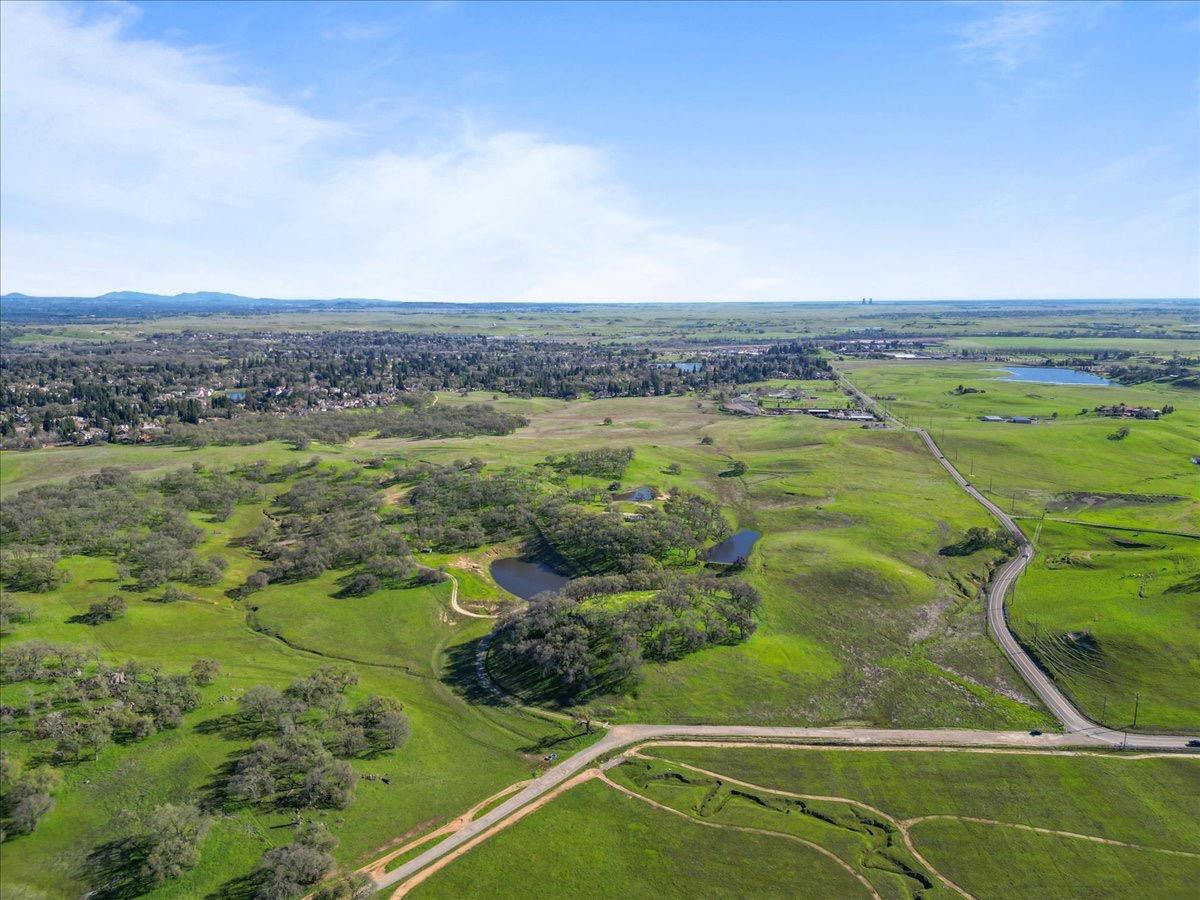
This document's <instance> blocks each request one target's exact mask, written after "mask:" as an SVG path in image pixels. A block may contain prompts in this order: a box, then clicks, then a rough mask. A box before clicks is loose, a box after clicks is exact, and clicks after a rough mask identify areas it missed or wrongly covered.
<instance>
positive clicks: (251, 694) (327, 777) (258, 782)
mask: <svg viewBox="0 0 1200 900" xmlns="http://www.w3.org/2000/svg"><path fill="white" fill-rule="evenodd" d="M357 683H358V675H357V674H356V673H355V672H354V671H353V670H350V669H346V668H340V667H336V666H322V667H321V668H319V669H317V670H316V671H315V672H313V673H312V674H311V675H309V676H308V677H307V678H302V679H300V680H298V681H294V682H292V684H290V685H288V686H287V687H286V688H285V689H284V690H282V691H280V690H277V689H275V688H273V687H271V686H269V685H259V686H257V687H253V688H251V689H250V690H248V691H247V692H246V693H245V694H243V695H242V697H241V699H240V700H239V701H238V714H237V720H236V722H234V723H231V725H232V727H234V728H235V730H237V731H238V733H239V734H245V733H250V734H254V735H256V736H257V740H255V741H254V743H253V744H252V745H251V746H250V748H249V749H248V750H247V751H246V752H245V753H244V754H242V755H241V756H240V757H239V758H238V759H237V761H236V763H235V764H234V765H233V767H232V769H231V772H230V775H229V780H228V782H227V784H226V793H227V794H228V797H229V798H230V799H231V800H233V801H240V802H245V803H251V804H255V805H260V806H264V807H268V808H279V807H293V808H300V809H304V808H311V807H336V808H343V807H345V806H348V805H349V803H350V800H351V799H352V797H353V792H354V785H355V782H356V781H357V776H356V775H355V774H354V771H353V770H352V769H351V768H350V764H349V763H348V762H346V760H347V759H349V758H353V757H368V756H374V755H378V754H380V753H383V752H386V751H387V750H392V749H395V748H396V747H399V746H400V745H401V744H402V743H404V741H405V740H406V739H407V738H408V735H409V724H408V718H407V716H405V714H404V710H403V706H402V705H401V704H400V703H399V702H398V701H396V700H393V699H391V698H388V697H379V696H374V695H372V696H370V697H367V698H366V699H365V700H363V701H362V702H360V703H358V704H357V705H356V706H353V707H350V706H349V705H348V704H347V702H346V699H345V696H344V692H345V690H346V688H348V687H351V686H353V685H355V684H357Z"/></svg>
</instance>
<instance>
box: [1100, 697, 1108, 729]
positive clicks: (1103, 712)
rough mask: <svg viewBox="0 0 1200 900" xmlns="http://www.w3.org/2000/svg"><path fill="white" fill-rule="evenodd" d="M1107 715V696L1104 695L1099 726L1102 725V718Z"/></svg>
mask: <svg viewBox="0 0 1200 900" xmlns="http://www.w3.org/2000/svg"><path fill="white" fill-rule="evenodd" d="M1107 715H1108V694H1105V695H1104V705H1103V706H1101V707H1100V724H1101V725H1103V724H1104V718H1105V716H1107Z"/></svg>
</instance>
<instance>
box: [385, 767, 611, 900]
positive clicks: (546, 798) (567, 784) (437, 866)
mask: <svg viewBox="0 0 1200 900" xmlns="http://www.w3.org/2000/svg"><path fill="white" fill-rule="evenodd" d="M599 774H600V770H599V769H585V770H584V771H582V772H580V773H578V774H577V775H575V776H574V777H572V778H569V779H567V780H566V781H564V782H563V783H562V784H560V785H558V787H556V788H555V789H554V790H552V791H550V792H549V793H546V794H543V795H542V796H540V797H539V798H538V799H537V800H535V801H533V802H532V803H530V804H528V805H527V806H523V807H521V808H520V809H519V810H517V812H516V813H514V814H513V815H511V816H509V817H508V818H507V819H504V820H503V821H501V822H499V823H497V824H496V825H495V826H494V827H490V828H488V829H486V830H485V831H482V832H480V833H479V834H477V835H476V836H474V837H472V838H471V840H469V841H465V842H463V843H462V844H460V845H459V846H457V847H455V848H454V850H453V851H451V852H450V853H447V854H445V855H444V856H442V857H440V858H439V859H438V860H437V861H435V862H433V863H431V864H430V865H428V866H426V867H425V868H424V869H422V870H421V871H420V872H418V873H417V874H416V875H414V876H413V877H411V878H409V879H408V880H407V881H405V882H403V883H402V884H401V885H400V886H399V887H397V888H396V890H395V891H393V892H392V900H398V898H400V897H403V896H404V895H405V894H407V893H408V892H409V891H411V890H412V889H413V888H415V887H416V886H417V885H418V884H420V883H421V882H422V881H424V880H425V879H426V878H428V877H429V876H430V875H433V874H434V873H435V872H438V871H440V870H441V869H443V868H445V867H446V866H447V865H449V864H450V863H451V862H453V861H454V860H456V859H458V858H459V857H460V856H462V855H463V854H464V853H466V852H467V851H468V850H470V849H472V848H473V847H475V846H476V845H478V844H481V843H483V842H484V841H486V840H487V839H488V838H490V837H491V836H492V835H494V834H496V833H497V832H500V831H503V830H504V829H505V828H508V827H509V826H510V825H514V824H515V823H517V822H519V821H521V820H522V819H523V818H525V817H526V816H527V815H529V814H530V813H532V812H535V811H536V810H539V809H541V808H542V807H543V806H545V805H546V804H547V803H549V802H550V801H551V800H553V799H554V798H555V797H557V796H558V795H559V794H562V793H563V792H565V791H569V790H570V789H571V788H573V787H575V785H577V784H582V783H583V782H585V781H588V780H590V779H592V778H595V777H597V776H598V775H599ZM487 802H488V801H486V800H485V801H484V803H483V804H481V805H486V803H487ZM476 808H478V807H476ZM468 824H469V823H468ZM464 827H465V826H464ZM459 830H461V829H459ZM391 883H394V882H391ZM375 884H376V886H378V887H386V886H387V884H388V882H383V881H380V880H379V879H376V880H375Z"/></svg>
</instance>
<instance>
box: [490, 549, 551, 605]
mask: <svg viewBox="0 0 1200 900" xmlns="http://www.w3.org/2000/svg"><path fill="white" fill-rule="evenodd" d="M491 570H492V578H493V579H495V581H496V584H498V585H500V587H502V588H504V590H506V591H508V592H509V593H510V594H515V595H516V596H518V597H520V598H521V599H522V600H528V599H530V598H531V597H536V596H537V595H538V594H541V593H545V592H546V591H557V590H558V589H559V588H561V587H562V586H563V585H564V584H566V583H567V582H568V581H570V580H571V579H569V578H567V577H566V576H565V575H560V574H559V573H558V572H555V571H554V570H553V569H552V568H550V567H549V566H548V565H546V564H545V563H544V562H542V561H541V560H536V559H521V558H520V557H517V556H509V557H507V558H505V559H498V560H496V561H495V562H493V563H492V566H491Z"/></svg>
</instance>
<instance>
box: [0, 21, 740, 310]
mask: <svg viewBox="0 0 1200 900" xmlns="http://www.w3.org/2000/svg"><path fill="white" fill-rule="evenodd" d="M0 15H2V16H3V47H2V53H0V59H2V66H3V73H2V79H0V80H2V83H3V97H2V102H3V107H4V119H3V125H2V132H0V141H2V144H3V154H2V158H0V165H2V167H3V169H2V182H3V196H4V222H3V225H4V227H3V236H2V240H3V253H2V262H3V268H2V270H0V275H2V280H3V282H4V286H5V288H6V289H9V290H32V291H38V292H70V293H74V292H82V293H91V292H94V291H98V290H102V289H108V288H114V287H122V286H132V287H137V288H142V289H147V290H162V291H177V290H187V289H194V288H197V287H217V288H225V289H232V290H237V291H242V292H247V293H254V294H261V295H275V296H279V295H283V296H338V295H341V296H345V295H356V296H380V297H393V298H463V299H490V298H518V299H536V300H544V299H562V298H564V297H571V298H579V299H612V298H623V299H636V298H651V297H662V298H668V299H670V298H675V299H680V298H695V297H696V296H697V295H698V294H699V296H704V295H705V294H707V295H709V296H712V295H721V294H722V293H723V292H727V291H736V290H738V289H739V286H740V280H739V279H740V275H739V271H740V269H739V266H738V265H737V261H738V260H737V257H738V254H737V252H736V251H735V250H734V249H733V248H730V247H727V246H725V245H723V244H721V243H719V242H716V241H713V240H709V239H706V238H704V237H702V236H697V235H693V234H688V233H686V232H684V231H682V230H680V229H679V228H677V227H674V226H672V225H670V224H669V223H666V222H663V221H660V220H658V219H657V218H655V217H653V216H649V215H647V214H645V213H644V212H642V211H641V210H640V209H639V205H638V203H637V202H636V200H635V199H634V198H632V197H631V196H630V195H629V193H628V192H627V191H626V190H625V189H624V187H623V186H622V185H621V184H620V182H619V181H618V180H617V179H616V178H615V177H614V174H613V172H612V170H611V167H610V165H609V161H608V158H607V155H606V154H605V153H604V152H602V151H600V150H598V149H596V148H593V147H588V146H580V145H574V144H567V143H562V142H557V141H553V140H550V139H547V138H546V137H544V136H541V135H538V134H531V133H518V132H504V131H496V132H490V133H483V134H479V133H476V132H475V131H474V130H473V128H472V127H471V125H470V123H469V121H467V122H466V123H465V124H461V125H459V126H458V127H455V128H452V129H446V130H445V131H444V133H441V134H440V135H438V136H434V135H432V134H422V135H415V136H414V139H413V140H412V141H411V142H410V143H411V144H412V145H418V146H420V147H421V149H420V150H419V151H413V150H409V149H401V148H394V149H393V148H382V149H379V148H376V149H374V150H372V151H371V152H367V153H364V152H362V151H361V150H358V149H349V148H350V147H351V146H355V147H357V146H359V145H357V144H356V143H355V138H357V137H359V136H358V135H354V134H352V129H350V128H349V127H347V126H346V125H344V124H342V123H339V122H336V121H328V120H324V119H320V118H316V117H314V116H311V115H309V114H307V113H305V112H303V111H302V110H300V109H297V108H295V107H292V106H289V105H287V104H285V103H283V102H281V101H280V100H278V99H277V98H273V97H270V96H268V95H265V94H263V93H262V92H259V91H257V90H255V89H253V88H251V87H248V86H245V85H239V84H236V83H231V82H229V81H228V80H225V79H224V77H223V76H224V74H225V73H226V72H227V71H229V68H228V67H224V66H222V65H221V62H220V60H216V59H213V58H212V57H211V56H210V55H208V54H206V53H201V52H195V51H191V50H188V49H180V48H178V47H172V46H168V45H165V44H162V43H158V42H152V41H134V40H131V39H129V38H128V37H127V35H126V25H127V15H126V14H125V13H119V14H116V15H101V16H99V17H94V16H90V17H88V18H86V19H85V18H84V17H83V16H82V14H81V13H80V12H79V10H78V9H75V8H71V7H63V6H48V5H42V4H32V3H29V4H26V3H8V4H3V10H2V11H0ZM435 128H444V125H442V124H440V123H439V125H437V126H431V127H430V130H431V131H433V130H435Z"/></svg>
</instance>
